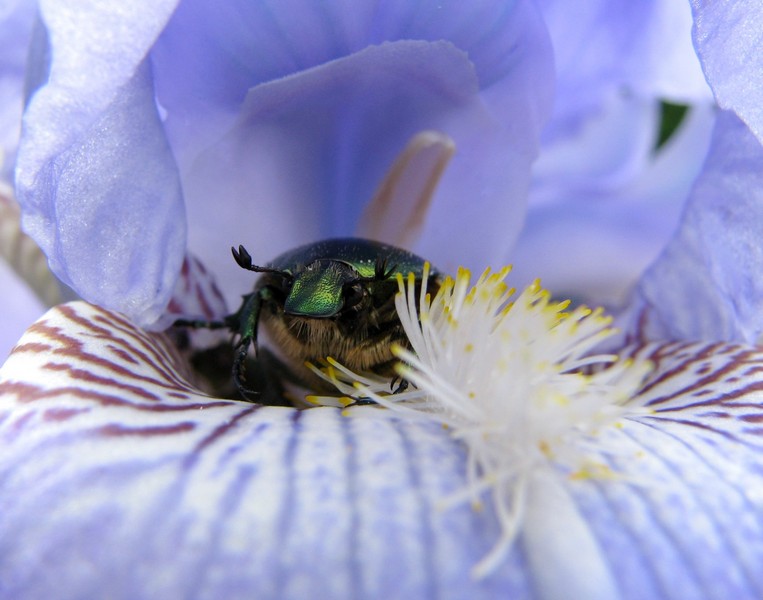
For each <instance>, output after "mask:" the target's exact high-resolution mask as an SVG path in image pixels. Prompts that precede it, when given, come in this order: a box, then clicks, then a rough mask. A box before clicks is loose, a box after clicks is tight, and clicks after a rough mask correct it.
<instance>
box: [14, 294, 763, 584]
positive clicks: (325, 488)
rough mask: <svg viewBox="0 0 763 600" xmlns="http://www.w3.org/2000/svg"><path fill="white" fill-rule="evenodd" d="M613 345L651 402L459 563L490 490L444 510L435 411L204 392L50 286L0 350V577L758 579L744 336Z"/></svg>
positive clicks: (154, 344)
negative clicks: (504, 542) (500, 554)
mask: <svg viewBox="0 0 763 600" xmlns="http://www.w3.org/2000/svg"><path fill="white" fill-rule="evenodd" d="M633 351H634V352H635V353H636V354H634V357H636V358H637V359H638V360H641V359H649V360H651V361H653V362H654V363H655V365H656V369H655V371H654V373H653V374H652V375H651V376H650V379H648V380H647V382H646V383H645V385H644V387H643V389H642V390H641V392H639V394H637V396H636V397H635V398H633V399H632V400H631V403H632V404H633V406H634V407H636V408H639V409H641V408H643V407H648V408H650V409H651V410H652V411H653V412H652V413H651V414H643V411H641V412H639V414H637V415H636V414H635V413H634V416H633V417H629V418H626V419H624V420H623V422H622V427H621V428H612V429H609V430H607V431H605V432H602V435H601V438H600V439H598V440H597V444H596V447H598V448H599V449H600V450H601V457H600V458H601V460H602V462H603V463H604V464H606V465H608V466H609V471H610V472H611V473H614V474H615V477H614V478H607V477H603V478H597V477H595V476H594V477H591V478H582V479H569V478H567V477H566V476H562V475H559V476H558V477H553V476H551V478H550V479H544V478H539V479H537V480H535V481H533V483H532V488H531V490H530V491H531V493H530V495H529V502H530V505H529V506H528V511H527V514H526V518H525V520H524V521H523V523H522V531H521V533H520V537H519V538H518V540H517V542H516V545H515V547H514V549H513V550H512V552H511V553H510V554H509V555H508V556H507V557H506V560H505V561H504V562H502V563H500V564H499V565H498V567H497V568H496V569H495V570H494V571H493V572H492V573H490V574H489V575H488V576H486V577H485V578H483V579H477V580H476V579H474V578H472V577H471V576H470V574H469V567H470V566H471V565H473V564H474V563H475V562H476V561H477V560H479V558H480V557H481V556H483V555H484V553H485V552H486V551H487V550H488V549H489V548H490V546H491V545H492V543H494V541H495V537H496V536H497V535H498V533H499V528H498V524H497V523H496V521H495V518H494V517H493V515H492V508H491V506H492V505H491V504H490V503H489V502H488V503H486V504H485V506H484V508H483V510H482V511H479V512H475V511H473V510H472V509H471V508H470V507H469V506H468V505H464V504H461V505H457V506H452V507H450V508H445V509H443V508H442V500H443V499H445V498H447V497H448V496H449V495H451V494H453V493H454V492H456V491H458V490H459V489H460V488H461V487H462V486H463V485H464V470H465V468H466V465H465V456H464V453H463V451H462V449H461V448H460V446H459V445H458V443H456V442H455V441H453V440H452V439H451V438H450V436H449V434H448V432H447V431H446V430H444V429H442V428H440V427H439V426H438V425H436V424H434V423H428V422H422V421H419V420H409V419H406V418H396V417H392V416H390V415H389V414H388V413H386V411H381V410H379V409H376V408H372V407H367V408H364V409H361V410H357V409H356V410H355V412H354V414H353V415H352V416H347V417H345V416H341V413H340V412H339V411H337V410H334V409H329V408H319V409H310V410H306V411H302V412H298V411H295V410H292V409H283V408H268V407H259V406H257V405H253V404H249V403H243V402H236V401H231V400H223V399H216V398H212V397H209V396H208V395H206V394H204V393H203V392H201V391H200V390H199V389H198V388H197V387H195V386H194V385H193V384H192V383H191V374H190V372H189V371H188V369H187V367H186V366H185V365H184V363H183V361H182V359H181V358H180V357H179V356H178V354H177V352H176V351H175V350H174V349H173V347H172V345H171V344H169V342H168V340H167V338H165V337H164V336H162V335H159V334H149V333H146V332H143V331H141V330H139V329H136V328H135V327H134V326H132V325H131V324H130V323H129V322H127V321H126V320H124V319H123V318H122V317H118V316H116V315H115V314H113V313H109V312H107V311H104V310H102V309H98V308H95V307H92V306H89V305H86V304H83V303H74V304H68V305H64V306H62V307H60V308H57V309H54V310H53V311H51V312H50V313H48V314H47V315H46V316H45V317H43V319H41V320H40V321H39V322H38V323H37V324H35V325H34V326H33V327H32V328H31V329H30V330H29V332H28V333H27V334H26V335H25V337H24V338H23V339H22V340H21V342H20V343H19V345H18V347H17V348H16V350H15V351H14V353H13V355H12V356H11V358H10V359H9V360H8V362H7V363H6V364H5V366H4V367H3V368H2V371H0V439H2V444H3V447H4V451H3V453H2V456H0V478H1V479H2V482H3V485H2V487H1V488H0V490H2V504H3V507H4V510H3V511H2V513H0V557H2V561H1V564H3V569H4V573H7V574H12V576H8V577H5V576H4V579H3V582H4V586H5V588H4V589H5V591H7V592H8V593H9V594H11V595H14V596H17V597H18V596H21V597H45V596H46V595H47V596H49V595H51V594H54V595H56V596H57V597H72V598H74V597H82V596H88V595H93V594H101V595H102V594H104V593H107V592H108V593H109V595H110V596H111V597H115V598H128V597H136V596H156V595H164V596H188V595H192V596H196V597H220V596H221V595H224V596H226V597H244V596H252V595H256V596H257V597H259V598H290V597H294V598H297V597H304V595H305V594H306V593H311V594H313V595H315V594H318V593H320V594H322V595H331V596H332V597H336V598H344V597H355V596H358V595H361V596H364V597H370V598H390V597H392V598H394V597H400V598H403V597H411V596H415V597H435V596H436V597H442V598H463V597H475V598H490V597H495V595H496V594H499V595H509V596H522V597H538V598H552V597H555V595H556V594H557V593H558V591H559V590H566V591H568V592H571V593H573V592H574V593H578V592H580V593H586V594H587V597H610V598H611V597H621V598H643V597H653V598H685V597H687V595H689V596H691V595H692V594H693V593H696V594H697V595H700V594H702V593H705V592H709V593H710V594H711V595H712V594H713V593H716V595H718V594H721V593H722V592H729V591H732V592H733V593H734V597H739V598H753V597H756V596H757V595H759V594H760V592H761V591H763V577H761V574H760V570H759V569H758V568H757V566H759V564H760V562H761V561H762V560H763V543H762V542H761V541H760V540H763V520H761V518H760V507H761V502H763V487H762V485H761V474H760V470H759V468H758V466H757V465H758V464H759V462H760V454H761V452H762V451H763V446H761V444H760V443H759V439H758V438H759V436H760V428H759V427H758V423H759V422H760V420H761V400H760V393H759V392H758V391H757V389H758V387H759V386H758V385H757V379H758V374H759V373H760V372H763V370H762V369H759V368H758V366H759V365H760V364H763V356H761V354H760V352H759V350H757V349H755V348H752V347H744V346H734V345H723V344H679V343H675V344H662V345H657V344H653V345H649V346H644V347H641V348H635V349H634V350H633ZM42 374H44V377H42V376H41V375H42ZM741 374H746V377H745V378H744V379H741V378H740V377H739V375H741ZM750 374H752V375H750ZM549 476H550V475H549V473H548V472H546V475H544V477H549ZM533 494H535V496H533ZM533 498H534V499H533ZM561 532H563V533H561ZM18 540H24V544H19V543H18ZM54 557H55V558H54ZM62 594H63V596H62ZM67 594H68V595H67ZM613 594H614V595H613Z"/></svg>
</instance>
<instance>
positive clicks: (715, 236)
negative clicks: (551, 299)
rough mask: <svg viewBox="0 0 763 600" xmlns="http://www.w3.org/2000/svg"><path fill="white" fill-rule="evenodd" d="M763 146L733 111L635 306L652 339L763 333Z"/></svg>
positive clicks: (725, 116)
mask: <svg viewBox="0 0 763 600" xmlns="http://www.w3.org/2000/svg"><path fill="white" fill-rule="evenodd" d="M761 231H763V147H762V146H761V144H760V142H759V141H758V139H757V138H756V137H755V136H754V135H753V134H752V133H751V132H750V130H749V129H748V128H747V126H746V125H745V124H744V123H743V122H742V121H741V120H740V119H739V118H738V117H737V116H736V115H734V114H733V113H731V112H728V111H725V112H723V113H721V114H720V116H719V117H718V121H717V123H716V127H715V131H714V134H713V140H712V142H711V149H710V154H709V155H708V158H707V161H706V163H705V167H704V169H703V172H702V174H701V175H700V176H699V178H698V179H697V181H696V183H695V185H694V188H693V190H692V192H691V195H690V197H689V200H688V204H687V206H686V210H685V212H684V215H683V218H682V222H681V225H680V228H679V230H678V232H677V233H676V235H675V237H674V239H673V240H672V241H671V242H670V244H669V245H668V246H667V248H666V249H665V251H664V252H663V253H662V255H661V256H660V257H659V258H658V259H657V261H656V262H655V263H654V264H653V265H652V266H651V267H650V268H649V270H648V271H647V272H646V274H645V275H644V277H643V279H642V280H641V282H640V284H639V286H638V288H637V290H636V297H635V299H634V300H635V301H634V303H633V305H632V307H631V310H632V312H633V314H634V315H635V316H636V317H638V325H637V326H638V327H640V328H642V329H643V328H646V329H645V330H644V331H642V333H643V334H645V335H647V336H649V337H650V338H652V339H655V338H666V339H674V340H680V339H684V340H685V339H706V340H729V341H746V342H752V343H754V342H756V341H757V340H758V339H759V338H760V335H761V333H762V332H763V279H761V277H760V276H759V274H760V272H761V269H763V246H761V237H760V236H761Z"/></svg>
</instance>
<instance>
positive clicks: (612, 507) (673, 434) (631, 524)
mask: <svg viewBox="0 0 763 600" xmlns="http://www.w3.org/2000/svg"><path fill="white" fill-rule="evenodd" d="M634 356H635V357H636V358H637V359H639V360H643V359H649V360H651V361H653V362H654V363H655V365H656V369H655V371H654V372H653V374H652V375H651V376H650V377H649V378H648V380H647V381H646V382H645V385H644V387H643V389H642V390H641V392H640V393H639V394H638V395H637V396H636V397H635V398H634V399H633V400H632V401H631V402H630V403H629V404H630V405H632V406H634V408H635V407H647V408H649V409H651V410H653V411H654V412H653V413H652V414H641V415H634V416H631V417H629V418H627V419H625V420H623V421H622V423H621V426H620V427H619V428H618V429H610V430H608V431H606V432H604V431H603V432H602V434H601V438H600V439H599V440H597V443H596V446H595V447H597V448H599V449H600V451H601V453H602V454H601V464H600V468H602V469H603V470H604V471H608V472H610V473H613V475H612V476H611V477H610V478H607V477H606V476H605V477H604V478H602V479H600V480H597V479H596V478H595V477H594V478H589V479H584V480H583V481H584V482H585V483H583V484H580V485H576V484H570V483H569V482H568V483H567V484H565V485H563V486H560V485H559V484H558V481H556V482H555V481H548V480H545V481H543V480H542V481H540V482H539V483H536V486H537V487H536V489H535V490H534V492H535V493H536V494H540V493H543V494H544V496H543V498H542V499H541V500H540V501H539V504H540V506H536V507H535V510H540V509H541V507H543V508H544V509H545V513H541V514H540V515H535V514H533V508H532V507H529V508H528V510H529V511H530V514H528V516H527V523H526V530H525V533H524V537H523V542H522V543H523V546H524V547H525V549H526V551H527V552H528V558H529V566H530V568H531V569H532V570H533V571H536V572H537V570H538V569H539V568H540V566H541V565H543V566H547V565H554V567H552V568H548V569H547V571H548V572H547V573H545V575H546V577H544V578H542V579H541V580H540V581H538V582H537V583H536V588H535V589H536V591H537V592H538V594H539V596H540V597H548V598H557V597H567V596H565V595H564V594H562V595H560V593H561V592H562V591H565V592H566V594H567V595H568V596H569V597H586V598H589V597H591V598H606V597H617V598H632V599H634V600H636V599H638V598H693V597H697V598H705V597H708V598H725V597H735V598H736V597H738V598H749V599H753V598H758V597H760V595H761V593H763V574H762V573H761V571H760V569H759V565H760V563H761V560H763V471H761V469H760V460H761V454H763V444H762V443H761V441H760V433H761V428H760V426H759V424H760V422H761V421H763V402H761V398H760V392H759V388H760V384H761V381H760V377H759V374H758V369H759V367H760V366H761V365H762V364H763V362H762V361H763V354H761V352H760V349H759V348H756V347H752V346H741V345H730V344H706V343H694V344H691V343H667V344H665V343H663V344H653V345H647V346H642V347H640V348H639V349H638V350H636V352H635V354H634ZM531 498H532V496H531ZM530 501H531V500H528V502H530ZM544 505H545V506H544ZM544 517H545V518H544ZM576 528H578V529H577V533H576ZM565 534H567V535H576V536H577V538H576V539H572V540H570V539H569V538H568V537H566V535H565ZM564 561H566V562H564ZM559 565H561V566H559ZM596 573H598V577H599V578H600V581H601V585H599V586H593V588H592V586H591V576H592V575H593V574H596ZM606 586H614V588H615V589H616V590H617V593H613V592H612V587H609V588H607V587H606Z"/></svg>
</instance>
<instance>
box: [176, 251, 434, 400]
mask: <svg viewBox="0 0 763 600" xmlns="http://www.w3.org/2000/svg"><path fill="white" fill-rule="evenodd" d="M231 250H232V252H233V257H234V258H235V260H236V262H237V263H238V265H239V266H240V267H241V268H243V269H246V270H248V271H254V272H255V273H262V277H260V279H259V281H258V282H257V284H256V285H255V288H254V291H253V292H252V293H251V294H247V295H245V296H244V297H243V302H242V304H241V307H240V308H239V309H238V311H237V312H235V313H233V314H232V315H228V316H227V317H225V318H224V319H223V320H222V321H220V322H201V321H178V322H177V323H176V324H178V325H186V326H188V325H190V326H195V327H212V328H218V327H222V328H228V329H230V330H231V331H232V332H233V333H234V334H236V335H237V336H238V342H237V343H236V345H235V348H234V362H233V379H234V382H235V384H236V387H237V388H238V390H239V392H240V394H241V395H242V396H243V397H244V398H247V399H250V398H252V396H253V393H252V391H251V390H249V389H248V388H247V387H246V386H245V385H244V380H245V377H244V364H245V361H246V359H247V356H248V354H249V348H250V346H254V348H255V352H257V351H258V348H257V334H258V328H259V327H260V326H262V327H263V328H264V329H265V331H266V332H267V334H268V336H269V338H270V339H271V340H272V342H273V343H274V344H275V347H276V354H277V362H278V364H279V365H281V366H284V367H285V370H286V372H287V375H288V377H289V378H290V379H292V380H295V381H297V382H299V383H301V384H303V385H306V386H309V387H311V388H313V389H316V388H318V389H326V386H327V384H326V383H325V382H324V381H323V380H321V379H320V378H318V377H317V376H316V375H315V374H314V373H313V372H312V371H310V370H309V369H308V368H307V367H306V366H305V363H306V362H311V363H318V362H320V361H321V360H324V359H326V358H327V357H332V358H334V359H336V360H337V361H339V362H340V363H341V364H343V365H344V366H346V367H348V368H349V369H352V370H353V371H371V372H374V373H377V374H380V375H389V376H390V378H393V377H394V375H395V373H394V368H393V367H394V364H395V362H396V359H395V357H394V356H393V354H392V344H393V343H398V344H402V345H408V341H407V337H406V335H405V332H404V331H403V327H402V325H401V324H400V319H399V318H398V316H397V310H396V309H395V294H396V293H397V291H398V283H397V274H398V273H400V274H402V275H404V276H406V275H408V273H413V274H414V276H415V278H416V285H417V287H418V286H420V285H421V282H422V281H421V280H422V278H423V277H424V264H425V261H424V259H422V258H421V257H419V256H417V255H415V254H413V253H411V252H408V251H406V250H403V249H401V248H396V247H394V246H388V245H385V244H381V243H379V242H374V241H370V240H364V239H359V238H342V239H330V240H325V241H321V242H315V243H311V244H306V245H304V246H300V247H298V248H296V249H294V250H291V251H289V252H285V253H284V254H281V255H280V256H278V257H277V258H276V259H274V260H273V261H271V262H270V263H268V264H267V265H266V266H263V267H260V266H257V265H255V264H252V257H251V256H250V255H249V253H248V252H247V251H246V249H245V248H244V247H243V246H239V247H238V250H236V249H235V248H231ZM439 285H440V274H439V273H438V272H437V271H436V270H435V269H431V270H430V271H429V275H428V281H427V289H428V291H430V292H431V293H435V292H436V291H437V289H438V288H439Z"/></svg>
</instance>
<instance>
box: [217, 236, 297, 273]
mask: <svg viewBox="0 0 763 600" xmlns="http://www.w3.org/2000/svg"><path fill="white" fill-rule="evenodd" d="M230 251H231V252H232V253H233V259H234V260H235V261H236V263H237V264H238V266H239V267H241V268H242V269H246V270H247V271H254V272H255V273H277V274H278V275H283V276H284V277H287V278H289V279H291V277H292V275H291V273H288V272H286V271H281V270H279V269H271V268H270V267H260V266H258V265H253V264H252V256H251V255H250V254H249V252H247V251H246V248H244V247H243V246H242V245H240V244H239V246H238V250H236V249H235V248H234V247H233V246H231V249H230Z"/></svg>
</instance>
